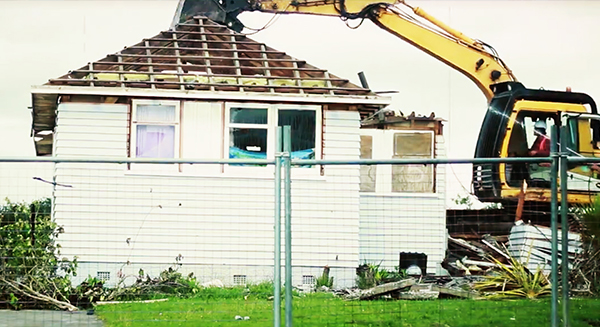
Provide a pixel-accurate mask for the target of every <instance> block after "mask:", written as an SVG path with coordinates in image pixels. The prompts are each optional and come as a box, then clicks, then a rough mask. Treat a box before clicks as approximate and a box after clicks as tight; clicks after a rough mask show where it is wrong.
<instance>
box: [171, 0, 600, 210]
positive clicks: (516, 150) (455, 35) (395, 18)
mask: <svg viewBox="0 0 600 327" xmlns="http://www.w3.org/2000/svg"><path fill="white" fill-rule="evenodd" d="M247 11H259V12H264V13H275V14H309V15H324V16H334V17H339V18H341V19H343V20H361V21H362V20H370V21H371V22H373V23H374V24H375V25H377V26H379V27H380V28H382V29H383V30H385V31H387V32H389V33H392V34H394V35H396V36H397V37H399V38H401V39H402V40H404V41H406V42H408V43H410V44H412V45H413V46H415V47H417V48H419V49H421V50H422V51H424V52H425V53H427V54H429V55H431V56H433V57H435V58H437V59H438V60H440V61H442V62H444V63H445V64H447V65H448V66H450V67H452V68H454V69H455V70H457V71H459V72H461V73H462V74H464V75H466V76H467V77H468V78H469V79H471V80H472V81H473V82H474V83H475V84H476V85H477V87H478V88H479V89H480V90H481V91H482V92H483V94H484V95H485V97H486V99H487V101H488V109H487V113H486V114H485V117H484V120H483V123H482V126H481V129H480V132H479V138H478V140H477V146H476V149H475V155H474V157H475V158H505V157H511V156H513V157H526V156H531V155H535V154H533V153H534V152H532V151H531V147H532V146H533V145H534V144H535V143H537V142H536V141H535V139H536V138H540V137H541V138H546V139H547V138H549V132H548V131H549V130H550V128H551V126H552V125H557V126H565V125H566V126H568V129H569V132H570V133H569V134H570V137H569V138H568V140H561V139H560V137H559V141H566V142H567V147H568V151H569V155H570V156H586V157H587V156H591V157H594V156H600V149H599V146H600V116H599V115H598V112H597V108H596V103H595V102H594V100H593V99H592V98H591V97H590V96H589V95H587V94H584V93H577V92H571V90H569V89H567V90H566V91H550V90H542V89H528V88H526V87H525V86H524V85H523V84H521V83H520V82H518V81H517V79H516V78H515V76H514V75H513V73H512V71H511V70H510V69H509V68H508V67H507V66H506V64H504V62H503V61H502V59H500V58H499V56H498V55H497V53H496V51H495V50H494V48H493V47H491V46H490V45H488V44H486V43H484V42H482V41H480V40H476V39H472V38H470V37H467V36H465V35H463V34H462V33H460V32H459V31H456V30H454V29H453V28H451V27H449V26H447V25H446V24H444V23H442V22H441V21H439V20H437V19H435V18H434V17H432V16H430V15H429V14H427V13H426V12H425V11H424V10H423V9H421V8H418V7H412V6H410V5H408V4H406V3H405V2H404V1H396V2H379V1H368V0H292V1H289V0H180V2H179V5H178V7H177V11H176V14H175V16H174V18H173V26H174V25H175V24H178V23H181V22H184V21H186V20H187V19H190V18H192V17H193V16H205V17H208V18H209V19H211V20H213V21H215V22H217V23H220V24H223V25H225V26H227V27H229V28H231V29H233V30H235V31H238V32H241V31H242V30H243V28H244V25H243V23H242V22H241V21H240V20H239V19H238V15H239V14H240V13H242V12H247ZM544 133H547V134H544ZM546 144H547V143H546ZM542 153H543V152H542ZM537 155H540V154H539V153H538V154H537ZM544 156H548V154H545V155H544ZM594 168H595V166H593V165H583V164H582V165H570V167H569V172H568V176H569V179H568V182H567V184H568V197H567V201H568V203H570V204H574V203H580V204H584V203H589V202H590V201H591V200H592V199H593V197H594V195H595V194H597V193H600V175H599V174H598V172H597V170H596V169H594ZM598 170H600V169H598ZM549 172H550V168H549V167H547V165H546V164H544V163H540V164H533V163H532V164H504V163H501V164H498V163H492V164H474V165H473V183H472V186H473V193H474V195H475V196H476V197H477V198H478V199H479V200H480V201H482V202H497V203H504V204H510V203H514V202H515V201H516V199H517V198H518V196H519V193H520V192H521V186H522V184H523V181H524V180H525V181H526V182H527V185H528V188H527V192H526V196H525V201H526V202H527V203H530V204H537V205H540V206H542V207H544V206H545V207H547V206H548V205H549V203H550V199H551V193H550V192H551V191H550V187H551V183H550V173H549Z"/></svg>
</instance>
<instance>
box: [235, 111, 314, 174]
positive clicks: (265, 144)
mask: <svg viewBox="0 0 600 327" xmlns="http://www.w3.org/2000/svg"><path fill="white" fill-rule="evenodd" d="M226 108H227V113H226V115H227V117H226V118H227V120H226V121H227V127H226V135H225V138H226V142H225V144H226V145H227V146H226V149H225V150H226V152H227V153H229V158H232V159H273V158H274V157H275V137H276V133H277V126H286V125H288V126H290V128H291V134H292V140H291V141H292V142H291V147H292V158H294V159H314V158H316V156H318V155H320V147H319V146H318V145H320V130H321V111H320V107H318V106H292V105H263V104H228V105H227V106H226ZM230 166H233V165H230ZM235 166H256V165H250V164H239V165H238V164H236V165H235Z"/></svg>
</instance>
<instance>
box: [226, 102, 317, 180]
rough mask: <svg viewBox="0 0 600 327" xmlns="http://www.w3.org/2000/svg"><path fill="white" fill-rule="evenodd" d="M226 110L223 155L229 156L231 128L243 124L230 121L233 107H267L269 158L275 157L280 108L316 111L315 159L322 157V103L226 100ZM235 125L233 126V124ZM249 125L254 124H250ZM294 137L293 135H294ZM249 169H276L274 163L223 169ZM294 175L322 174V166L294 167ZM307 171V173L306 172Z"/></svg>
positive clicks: (228, 170) (232, 170)
mask: <svg viewBox="0 0 600 327" xmlns="http://www.w3.org/2000/svg"><path fill="white" fill-rule="evenodd" d="M224 108H225V112H224V115H223V118H224V119H223V157H224V158H229V143H230V132H229V131H230V129H231V128H232V127H233V128H235V126H236V125H243V124H237V123H234V124H232V123H230V120H231V109H232V108H247V109H267V124H266V125H267V159H271V160H272V159H274V158H275V138H276V134H277V126H278V123H279V115H278V113H279V110H312V111H315V159H321V156H322V153H323V140H322V131H323V108H322V106H320V105H306V104H278V103H275V104H274V103H258V102H225V103H224ZM232 125H233V126H232ZM248 125H249V126H250V125H252V124H248ZM292 137H293V136H292ZM248 169H252V170H253V171H254V172H256V173H258V174H261V175H262V174H263V173H264V174H272V173H273V172H274V171H275V169H274V166H273V165H267V166H266V167H261V166H231V165H227V164H225V165H223V171H224V172H225V173H229V174H235V173H236V172H241V173H243V172H247V170H248ZM292 170H293V171H294V172H293V176H294V177H296V176H303V175H304V176H312V175H314V174H315V173H317V174H320V166H319V165H313V167H293V166H292ZM304 172H306V174H304Z"/></svg>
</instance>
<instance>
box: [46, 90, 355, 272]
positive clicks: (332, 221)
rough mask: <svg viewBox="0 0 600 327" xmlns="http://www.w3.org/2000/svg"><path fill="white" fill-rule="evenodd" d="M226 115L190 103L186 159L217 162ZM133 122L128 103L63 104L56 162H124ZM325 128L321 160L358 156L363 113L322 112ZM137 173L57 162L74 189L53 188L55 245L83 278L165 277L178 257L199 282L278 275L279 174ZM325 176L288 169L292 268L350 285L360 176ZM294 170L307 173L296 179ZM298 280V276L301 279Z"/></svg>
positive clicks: (185, 113)
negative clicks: (59, 230)
mask: <svg viewBox="0 0 600 327" xmlns="http://www.w3.org/2000/svg"><path fill="white" fill-rule="evenodd" d="M221 108H222V107H221V105H220V104H218V103H202V102H184V103H183V105H182V114H181V115H182V120H181V145H182V153H181V155H182V156H183V157H189V158H207V159H211V158H213V159H217V158H219V157H220V156H221V154H222V148H223V147H222V141H220V139H221V138H222V125H221V117H222V115H221V110H222V109H221ZM128 121H129V108H128V106H126V105H120V104H98V105H95V104H87V103H63V104H60V105H59V107H58V113H57V127H56V130H55V144H54V154H55V156H56V157H58V158H72V157H92V156H93V157H126V156H127V152H128V144H127V141H128V134H129V129H128V124H129V123H128ZM323 124H324V133H323V134H324V137H323V158H325V159H357V158H358V156H359V142H360V137H359V127H360V123H359V115H358V113H357V112H349V111H340V112H336V111H328V110H326V111H324V114H323ZM190 139H193V140H206V141H203V142H191V141H190ZM209 140H217V141H216V142H215V141H209ZM129 167H131V169H128V165H126V164H92V163H84V164H79V163H58V164H56V166H55V179H56V182H57V183H59V184H62V185H69V186H71V187H64V186H57V187H56V190H55V192H54V208H53V212H54V217H55V218H56V221H57V223H58V224H59V225H62V226H64V230H65V233H64V234H62V235H61V236H60V238H59V242H60V244H61V246H62V248H61V256H65V257H72V256H77V257H78V258H79V259H78V260H79V261H80V262H81V264H80V270H81V271H80V274H79V276H83V277H82V278H85V277H87V276H88V274H89V275H92V276H95V275H96V271H102V269H108V270H109V271H111V273H112V274H113V276H114V274H116V269H125V270H127V271H129V272H130V273H136V272H137V270H135V271H134V268H135V269H138V268H139V267H141V268H144V267H145V268H144V269H145V270H146V271H160V269H161V267H162V269H165V268H166V267H168V266H169V265H171V264H173V263H175V262H176V257H178V256H179V255H181V256H182V257H183V259H182V260H181V263H182V264H183V265H184V266H185V267H187V269H196V270H195V271H196V275H197V276H201V277H202V276H210V277H211V278H217V277H218V278H221V279H223V281H224V282H225V283H227V282H228V281H229V282H231V281H230V278H229V277H231V276H229V277H228V276H217V275H218V274H217V273H215V271H217V270H218V271H222V272H223V273H227V274H229V273H236V272H237V273H238V274H242V273H246V274H248V278H250V279H251V278H252V277H251V276H256V275H257V274H266V276H264V277H269V276H270V275H269V274H272V268H271V269H268V267H269V266H272V265H273V251H274V250H273V243H274V235H273V212H274V204H275V202H274V181H273V178H272V174H271V175H269V174H263V175H259V174H257V175H256V176H253V174H252V171H249V176H245V177H231V176H229V175H227V173H225V174H223V173H221V165H211V166H203V165H192V166H190V165H180V166H179V165H169V167H168V168H167V169H161V171H157V168H160V166H156V165H153V166H151V168H152V169H153V171H149V172H146V171H144V170H143V169H146V168H147V167H145V166H143V167H140V166H139V165H137V166H136V165H129ZM163 168H164V166H163ZM257 169H258V170H260V169H261V168H257ZM323 171H324V175H323V176H321V175H320V174H319V170H318V169H313V170H312V171H311V172H312V174H311V175H310V176H309V177H306V173H305V171H304V170H302V168H297V169H294V170H293V172H292V178H293V182H292V224H293V227H292V244H293V264H294V266H296V267H298V268H297V269H300V270H299V271H301V272H302V273H310V274H314V275H316V274H318V273H319V272H320V271H321V270H322V267H323V266H325V265H329V266H331V267H332V272H335V271H338V274H342V273H343V274H345V277H343V276H342V275H339V277H340V278H339V279H340V280H346V281H349V282H352V280H353V276H351V275H352V274H353V269H354V268H355V267H356V265H357V262H358V256H359V244H358V233H359V193H358V190H359V185H358V182H359V170H358V167H357V166H345V167H341V166H327V167H325V168H324V170H323ZM296 172H302V173H303V174H302V175H303V176H299V177H297V178H294V175H295V173H296ZM282 208H283V204H282ZM282 219H283V218H282ZM282 229H283V228H282ZM282 256H283V254H282ZM224 266H227V267H238V268H231V269H224V268H223V267H224ZM194 267H195V268H194ZM216 267H220V268H216ZM240 267H241V268H240ZM244 267H245V268H244ZM219 269H220V270H219ZM301 277H302V276H301V275H299V276H294V278H295V282H297V280H296V278H300V280H301Z"/></svg>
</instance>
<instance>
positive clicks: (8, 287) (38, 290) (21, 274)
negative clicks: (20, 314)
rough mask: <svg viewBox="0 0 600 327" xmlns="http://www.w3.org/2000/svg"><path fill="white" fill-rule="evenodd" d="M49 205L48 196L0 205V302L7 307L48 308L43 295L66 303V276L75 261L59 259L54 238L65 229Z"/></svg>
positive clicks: (75, 266)
mask: <svg viewBox="0 0 600 327" xmlns="http://www.w3.org/2000/svg"><path fill="white" fill-rule="evenodd" d="M50 208H51V201H50V199H49V198H46V199H41V200H35V201H33V202H31V203H25V202H20V203H14V202H11V201H10V200H8V199H5V204H3V205H0V267H2V270H0V301H2V303H8V304H9V307H12V308H15V309H17V308H30V307H31V308H37V307H48V306H49V302H48V301H40V299H39V298H44V297H49V298H52V299H57V300H60V301H64V302H67V303H68V298H69V295H70V293H71V291H72V288H71V283H70V279H69V276H74V275H75V274H76V268H77V260H76V258H74V259H73V260H72V261H70V260H69V259H67V258H60V245H59V244H57V243H56V241H57V238H58V236H59V235H60V234H61V233H63V232H64V230H63V228H62V227H60V226H58V225H57V224H56V223H55V222H54V221H52V218H51V216H50ZM36 294H37V295H36ZM32 295H36V297H37V298H34V297H32ZM40 295H41V296H40Z"/></svg>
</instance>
